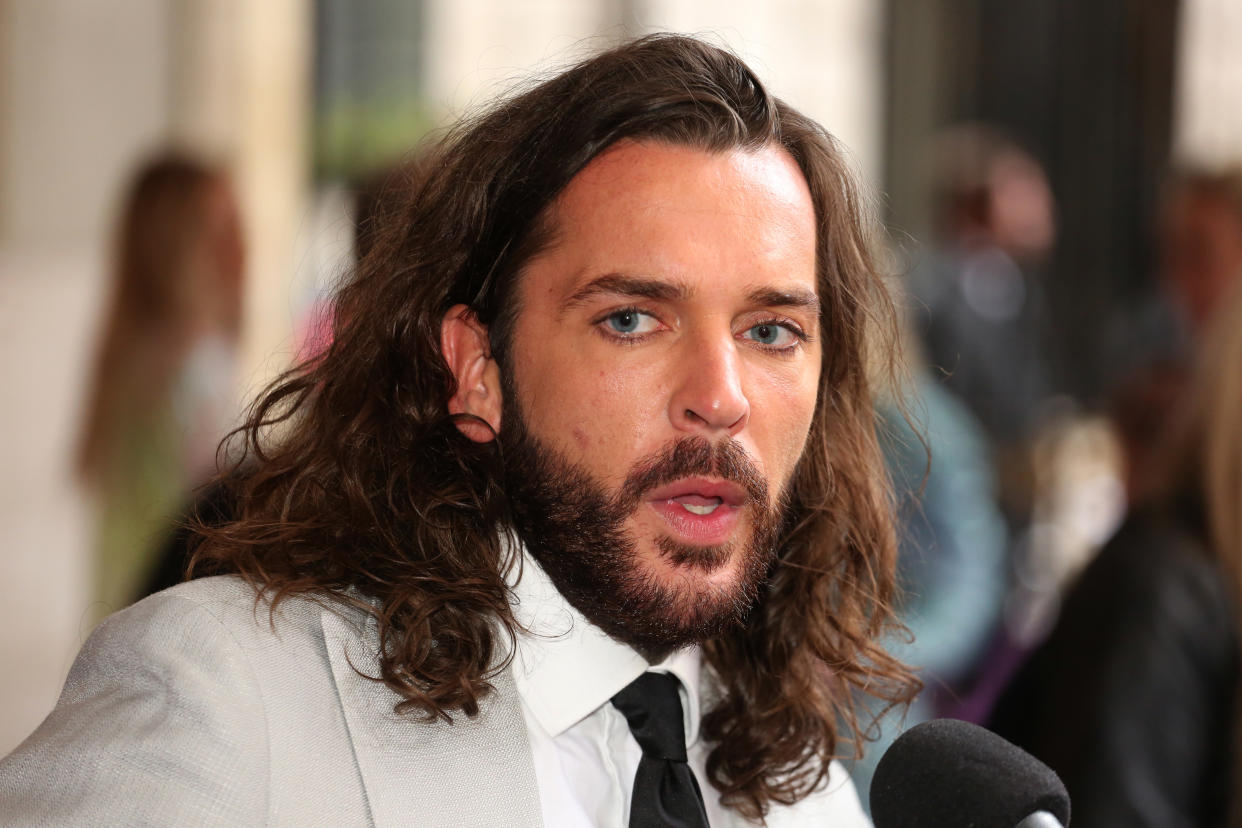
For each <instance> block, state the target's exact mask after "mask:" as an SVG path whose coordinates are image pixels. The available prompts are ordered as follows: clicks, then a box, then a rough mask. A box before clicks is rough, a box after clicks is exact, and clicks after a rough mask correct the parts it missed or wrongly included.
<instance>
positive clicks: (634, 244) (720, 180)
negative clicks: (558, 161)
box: [529, 141, 816, 290]
mask: <svg viewBox="0 0 1242 828" xmlns="http://www.w3.org/2000/svg"><path fill="white" fill-rule="evenodd" d="M549 219H550V226H551V228H552V230H553V236H552V242H551V244H550V245H549V248H548V249H547V250H546V251H545V253H544V254H542V255H541V256H539V257H537V261H535V262H532V268H531V272H530V274H529V275H530V276H534V275H535V274H536V273H542V275H543V277H544V278H542V279H541V281H547V280H548V278H549V277H550V278H552V279H553V281H555V282H557V283H558V284H556V285H547V287H549V288H551V289H555V288H558V287H559V288H561V289H563V290H572V289H573V288H574V287H575V286H576V285H578V284H580V283H581V282H583V281H586V280H588V279H590V278H593V277H595V276H598V275H599V273H600V272H601V271H619V272H626V273H633V274H634V275H645V276H652V277H659V278H668V279H675V280H679V281H683V282H686V283H687V284H689V285H690V286H691V287H692V288H695V287H700V288H705V287H710V286H713V285H715V286H720V287H725V286H727V284H728V283H729V282H730V281H732V282H734V283H737V284H738V285H739V286H746V285H749V286H750V287H755V286H760V285H770V284H771V283H772V282H774V281H776V282H780V283H784V284H786V285H787V286H794V285H793V284H790V283H798V285H799V286H803V287H808V288H810V289H811V290H814V289H815V287H816V285H815V282H816V279H815V238H816V221H815V211H814V207H813V203H812V200H811V194H810V191H809V189H808V187H807V184H806V180H805V179H804V177H803V175H802V172H801V170H800V169H799V168H798V166H797V164H796V163H795V162H794V160H793V158H792V157H791V156H790V155H789V154H788V153H787V152H786V151H785V150H784V149H782V148H780V147H779V146H775V145H768V146H764V147H762V148H760V149H757V150H744V149H730V150H724V151H707V150H702V149H697V148H693V147H687V146H681V145H675V144H669V143H664V142H655V141H622V142H619V143H618V144H616V145H615V146H613V147H611V148H610V149H608V150H607V151H605V152H604V153H602V154H601V155H600V156H599V157H597V158H596V159H594V160H593V161H592V162H591V163H590V164H588V165H587V166H586V167H585V168H584V169H583V170H582V171H581V172H580V173H579V174H578V175H577V176H575V177H574V178H573V180H572V181H570V183H569V185H568V186H567V187H566V189H565V190H564V192H563V193H562V194H561V195H560V196H559V197H558V199H557V200H556V201H555V202H554V203H553V205H552V207H551V210H550V214H549ZM549 259H550V260H554V263H555V265H556V266H555V267H546V266H540V265H547V264H549V262H548V261H546V260H549ZM538 260H545V261H542V262H540V261H538ZM547 271H551V273H550V275H549V273H547Z"/></svg>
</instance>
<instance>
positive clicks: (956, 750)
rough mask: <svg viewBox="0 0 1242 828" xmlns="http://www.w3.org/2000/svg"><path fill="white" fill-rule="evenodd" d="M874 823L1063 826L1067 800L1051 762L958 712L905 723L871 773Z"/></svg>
mask: <svg viewBox="0 0 1242 828" xmlns="http://www.w3.org/2000/svg"><path fill="white" fill-rule="evenodd" d="M871 818H872V820H873V821H874V822H875V828H966V826H969V828H1064V826H1067V825H1069V818H1070V800H1069V794H1068V793H1067V792H1066V790H1065V785H1064V784H1063V783H1062V782H1061V780H1060V778H1059V777H1058V776H1057V775H1056V773H1054V772H1053V770H1052V769H1051V768H1049V767H1048V766H1047V765H1045V764H1044V763H1043V762H1041V761H1039V760H1038V759H1036V758H1035V757H1034V756H1032V755H1031V754H1029V753H1027V752H1026V751H1024V750H1022V749H1021V748H1019V747H1018V746H1017V745H1014V744H1011V743H1009V742H1007V741H1005V740H1004V739H1002V738H1001V737H1000V736H997V735H996V734H995V733H993V732H992V731H990V730H987V729H985V728H982V727H979V726H978V725H973V724H971V723H969V722H962V721H958V720H956V719H933V720H931V721H929V722H924V723H922V724H920V725H917V726H915V727H912V728H910V729H909V730H907V731H906V732H905V733H903V734H902V735H901V736H900V737H898V738H897V740H896V741H895V742H893V744H892V746H891V747H890V748H889V749H888V750H887V751H886V752H885V753H884V755H883V756H882V757H880V763H879V764H878V765H876V769H875V775H874V776H873V777H872V780H871Z"/></svg>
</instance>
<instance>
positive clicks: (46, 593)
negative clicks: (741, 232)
mask: <svg viewBox="0 0 1242 828" xmlns="http://www.w3.org/2000/svg"><path fill="white" fill-rule="evenodd" d="M660 30H671V31H682V32H690V33H699V34H703V35H705V36H707V37H710V38H712V39H714V40H715V41H716V42H718V43H722V44H724V45H728V46H730V47H731V48H733V49H735V50H736V51H738V52H739V53H740V54H741V55H743V56H744V57H745V58H746V59H747V60H748V61H750V63H751V65H752V67H753V68H755V69H756V71H757V72H758V74H759V75H760V76H761V77H762V78H763V79H764V80H765V81H766V82H767V83H768V84H769V86H770V88H771V89H772V90H773V91H774V92H775V93H776V94H777V95H779V96H780V97H783V98H785V99H787V100H789V101H791V102H792V103H793V104H794V105H795V106H797V107H798V108H800V109H802V110H803V111H804V112H806V113H808V114H810V115H811V116H813V117H815V118H816V119H818V120H819V121H820V122H821V123H823V124H824V125H825V126H826V127H827V128H828V129H829V130H830V131H831V132H832V133H833V134H834V135H836V136H837V137H838V138H839V139H840V140H841V141H842V142H843V143H844V144H845V145H846V146H847V147H848V148H849V151H850V153H851V154H852V157H853V161H854V163H855V165H856V168H857V170H858V172H859V175H860V176H861V178H862V179H863V180H864V181H865V182H866V184H867V185H868V187H870V188H871V190H872V191H873V192H874V194H875V207H876V213H877V216H878V217H879V218H881V219H882V220H883V222H884V223H885V224H886V225H887V227H888V230H889V235H890V240H891V246H892V250H893V253H894V256H893V261H894V264H895V267H894V270H895V271H896V273H897V275H898V277H899V278H898V282H900V283H902V284H905V285H906V288H907V289H906V290H905V291H904V293H905V298H904V299H903V300H902V306H903V308H904V309H905V311H906V313H907V317H908V319H907V321H908V328H909V335H910V343H911V345H910V348H909V349H908V351H909V353H910V361H911V365H912V369H911V374H912V375H913V376H914V377H915V379H914V386H915V387H914V389H913V393H912V394H910V396H911V398H912V399H914V400H915V404H914V405H913V406H912V408H913V410H914V414H915V419H916V420H920V417H925V420H924V421H922V422H921V425H922V426H923V427H925V428H926V429H927V430H929V438H930V442H931V443H932V447H933V451H940V452H941V453H940V455H939V456H943V457H946V458H953V460H952V462H951V463H949V464H948V465H946V466H942V468H944V469H945V470H944V471H942V472H937V471H936V470H935V469H933V471H932V475H931V476H930V477H929V478H928V484H929V489H930V488H931V487H932V486H934V485H936V484H937V483H938V482H939V481H940V480H943V481H945V485H946V488H945V489H944V491H945V492H948V494H946V495H945V501H946V502H947V503H948V504H949V508H950V510H952V509H953V508H958V509H963V508H967V507H964V506H963V505H962V504H963V503H967V502H968V501H969V498H968V497H964V496H963V495H962V494H961V493H962V492H963V491H967V492H974V493H975V496H977V499H978V502H979V505H978V508H977V509H976V510H975V511H973V512H970V513H969V514H949V515H946V517H945V524H946V525H948V526H950V527H951V529H955V530H957V531H958V534H961V535H962V537H959V538H957V539H956V540H955V539H951V538H947V537H945V536H941V537H940V539H939V540H933V541H927V542H926V544H925V548H924V549H923V551H922V553H921V554H920V556H919V558H918V561H919V563H921V564H927V565H928V566H927V567H926V569H927V571H926V572H921V573H920V574H919V575H918V577H920V578H923V579H925V581H926V583H928V584H931V583H934V582H935V578H936V573H935V570H936V565H933V564H935V561H933V560H932V559H933V558H935V554H934V553H933V552H931V551H929V550H931V549H933V548H934V549H937V550H944V549H950V548H953V549H956V550H957V551H958V552H960V553H961V554H962V555H963V556H964V557H963V558H961V559H956V558H954V559H952V561H951V563H952V567H953V568H952V569H951V570H949V572H950V574H951V575H952V576H953V577H951V578H948V580H949V581H951V582H953V583H952V584H950V586H948V587H946V588H945V589H946V590H947V592H946V594H947V595H951V594H952V590H953V589H954V588H956V589H957V590H958V591H959V592H960V591H961V590H962V589H963V588H966V589H968V590H969V592H970V594H971V595H973V596H975V598H976V599H977V601H976V602H975V603H974V604H969V605H966V606H968V607H971V608H972V609H971V610H970V612H971V613H972V614H971V617H970V618H969V619H967V620H966V621H963V620H962V619H961V618H956V619H954V618H952V617H950V616H947V615H945V616H943V617H942V616H937V615H936V613H937V612H939V611H941V610H943V609H944V607H945V606H952V607H955V608H958V609H959V610H960V608H961V607H962V606H963V605H962V604H961V603H960V602H958V601H954V600H948V599H947V598H943V597H942V599H941V600H938V601H935V600H931V599H932V598H935V595H934V592H935V589H934V588H933V587H930V586H929V587H928V588H927V589H926V591H925V592H926V595H925V596H923V592H922V591H921V590H919V589H915V590H913V592H914V593H915V594H916V596H922V597H928V599H929V601H928V603H927V605H926V606H924V607H923V608H922V610H920V611H922V612H925V615H926V621H927V623H928V624H929V625H930V626H929V630H931V631H929V632H928V633H927V640H928V641H933V640H935V631H934V630H932V629H931V628H932V627H934V625H935V624H940V625H941V627H940V628H939V629H941V630H942V631H943V630H944V629H951V630H957V631H960V630H963V629H966V628H969V629H970V630H971V632H970V634H969V635H968V636H962V635H955V636H952V637H954V638H955V639H959V640H961V639H963V638H965V639H968V640H965V641H960V643H961V646H964V647H966V649H968V650H969V652H966V653H952V654H948V655H946V656H945V658H946V661H945V662H944V663H945V666H944V667H943V674H942V675H940V674H938V675H940V678H942V679H943V682H942V683H941V684H939V685H938V686H941V687H948V686H950V685H954V686H955V689H954V692H953V693H952V694H951V695H952V701H953V703H954V704H956V705H959V706H963V705H965V706H966V707H969V705H970V704H977V705H980V706H982V707H983V708H986V707H987V706H988V705H990V704H991V702H992V701H993V700H994V697H995V695H996V694H997V693H999V688H1000V687H1001V686H1002V685H1003V684H1004V682H1005V680H1006V678H1007V676H1008V674H1009V673H1010V672H1011V671H1012V669H1014V665H1011V664H1009V662H1008V661H1006V659H1007V658H1010V660H1012V661H1014V664H1016V662H1017V660H1019V659H1018V657H1016V656H1014V657H1012V658H1011V656H1012V653H1014V652H1018V653H1021V652H1023V651H1025V650H1027V649H1029V648H1030V647H1032V646H1034V645H1035V644H1036V643H1038V641H1039V640H1040V638H1041V637H1042V635H1043V634H1044V633H1045V632H1046V631H1047V629H1048V627H1049V626H1050V625H1051V624H1052V622H1053V620H1054V619H1055V616H1056V607H1057V603H1058V601H1059V596H1060V595H1061V592H1062V590H1063V588H1064V586H1065V585H1066V584H1067V583H1069V582H1070V581H1071V580H1072V578H1073V576H1074V574H1075V572H1077V571H1078V569H1080V568H1081V567H1082V566H1083V565H1084V564H1085V562H1086V561H1087V560H1088V559H1089V558H1090V557H1091V555H1092V553H1093V552H1094V551H1095V550H1096V549H1098V548H1099V546H1100V545H1102V544H1103V543H1104V542H1105V541H1106V540H1107V539H1108V538H1109V537H1110V535H1111V534H1112V533H1113V531H1114V530H1115V529H1116V528H1117V526H1118V525H1119V524H1120V523H1121V521H1122V520H1123V519H1124V517H1125V515H1126V507H1127V504H1128V503H1130V502H1131V501H1132V500H1134V499H1135V497H1136V493H1141V490H1142V489H1143V486H1144V485H1145V482H1144V480H1145V479H1144V470H1145V469H1146V466H1144V465H1143V463H1144V462H1145V460H1144V458H1143V452H1142V449H1143V448H1144V447H1145V446H1147V445H1149V444H1152V443H1155V442H1158V440H1157V437H1158V435H1159V434H1160V433H1161V432H1162V430H1164V429H1165V427H1166V425H1167V422H1166V418H1165V414H1166V413H1167V405H1168V399H1169V398H1170V397H1176V389H1177V388H1178V387H1179V386H1178V385H1177V382H1178V379H1177V377H1178V376H1179V373H1178V369H1177V366H1178V365H1180V361H1181V360H1182V359H1183V358H1184V356H1185V353H1186V352H1187V351H1188V350H1191V349H1193V347H1194V341H1195V331H1196V329H1197V326H1198V325H1199V324H1200V323H1205V320H1206V319H1207V317H1210V316H1211V314H1212V310H1213V308H1214V307H1215V306H1216V305H1217V304H1219V302H1220V297H1221V296H1222V295H1223V293H1224V292H1226V291H1227V289H1228V287H1229V285H1230V283H1231V280H1232V279H1233V277H1234V276H1236V275H1239V274H1242V186H1239V185H1238V176H1237V173H1236V172H1235V171H1236V169H1237V168H1238V165H1239V164H1242V50H1240V49H1238V48H1237V44H1238V43H1242V5H1239V4H1238V3H1236V2H1234V0H1094V1H1093V2H1091V3H1081V2H1078V1H1077V0H772V2H767V3H763V4H759V3H746V2H740V0H738V1H737V2H726V1H725V0H517V1H516V2H515V1H514V0H504V1H503V2H502V0H264V2H247V0H112V2H108V3H102V2H91V1H90V0H0V345H2V347H0V365H2V366H3V368H2V373H0V376H2V377H3V383H4V385H3V388H4V391H3V400H4V403H3V405H2V406H0V434H2V435H3V436H2V437H0V452H2V454H0V549H3V554H2V555H0V595H2V596H3V600H2V601H0V710H3V711H4V714H3V715H2V716H0V754H3V753H5V752H7V751H8V750H10V749H11V748H12V747H14V746H15V745H16V744H17V743H18V742H19V741H20V740H21V739H22V738H24V737H25V736H26V735H27V734H28V733H29V732H30V730H31V729H33V727H34V726H35V725H36V724H37V723H38V722H39V720H40V719H41V718H42V717H43V716H44V715H45V714H46V713H47V711H48V710H50V708H51V706H52V704H53V703H54V701H55V698H56V695H57V693H58V691H59V689H60V686H61V684H62V682H63V680H64V677H65V674H66V672H67V670H68V668H69V665H70V663H71V661H72V658H73V656H74V654H75V653H76V651H77V649H78V647H79V646H80V645H81V643H82V641H83V640H84V638H85V636H86V635H87V634H88V633H89V631H90V629H91V627H92V626H93V624H94V623H96V622H97V620H98V619H99V618H100V617H102V616H103V615H105V614H107V613H108V612H111V611H114V610H116V609H119V608H121V607H123V606H124V605H125V604H126V603H128V601H129V600H131V599H132V598H133V597H134V596H135V595H137V594H139V592H140V591H141V587H142V585H143V584H144V583H146V582H147V581H148V578H149V574H150V573H149V571H148V570H149V569H150V568H151V567H152V566H154V564H153V563H152V561H153V559H154V558H155V556H156V555H157V554H158V553H157V552H153V551H150V550H155V549H158V547H159V546H160V545H161V544H162V543H163V542H164V539H163V537H162V533H164V532H166V531H167V530H168V527H169V526H171V525H172V524H173V522H175V519H176V517H177V515H178V514H179V513H180V512H181V511H182V510H184V508H185V505H186V503H187V502H188V499H189V498H190V497H191V495H190V492H191V490H192V489H193V487H194V486H195V485H197V484H199V483H201V482H202V481H203V480H204V479H205V478H206V476H207V475H208V474H209V471H210V465H211V462H210V461H211V454H212V451H214V446H215V443H216V441H217V440H218V438H219V436H221V435H222V434H223V432H224V430H226V428H227V426H228V423H230V422H233V421H235V420H236V418H237V413H238V411H239V410H240V405H241V404H242V401H243V400H245V399H247V397H248V396H249V395H251V394H253V392H254V391H255V390H256V389H257V388H259V387H260V386H261V385H262V384H263V383H264V382H266V381H267V380H269V379H271V378H272V377H273V376H274V375H275V374H276V373H277V372H279V371H280V370H281V369H283V368H284V367H287V366H288V364H289V363H290V361H291V360H292V359H294V357H295V355H297V354H299V353H306V351H307V349H313V348H314V347H316V344H317V343H318V342H320V341H321V340H322V336H323V330H324V326H325V318H326V316H327V314H329V313H330V310H329V309H328V308H327V307H326V305H325V300H326V297H327V296H328V294H329V292H330V290H331V286H332V285H333V284H334V282H335V280H337V279H338V278H340V277H341V275H342V274H343V273H345V272H346V269H347V268H348V265H349V263H350V261H351V260H352V257H353V256H354V247H355V243H356V240H355V234H356V221H355V214H356V205H357V204H358V203H364V204H365V200H362V201H361V202H360V196H359V193H360V192H361V193H362V194H363V195H364V196H365V195H366V194H367V192H369V191H370V190H373V187H374V182H375V181H376V180H378V179H377V176H379V175H381V172H382V171H383V170H385V169H389V168H391V167H392V166H393V165H394V164H397V163H399V162H400V161H401V160H402V159H403V158H405V157H407V154H408V153H409V151H410V150H411V148H412V147H413V146H415V145H416V144H417V142H418V141H419V140H420V139H422V138H423V137H424V136H426V135H427V134H428V133H432V132H434V131H435V130H437V129H439V128H441V127H443V126H445V125H447V124H449V123H451V122H452V120H453V119H454V118H455V117H457V116H459V115H460V114H462V113H463V112H465V111H468V110H469V108H470V107H471V106H475V105H479V104H483V103H486V102H487V101H488V100H489V99H491V98H492V97H494V96H495V95H497V94H499V93H502V92H504V91H505V90H506V89H508V88H510V86H511V85H512V84H513V83H515V82H518V81H521V80H523V79H527V78H529V77H530V76H531V73H532V72H541V73H542V72H548V71H550V70H551V69H554V68H555V67H557V66H560V65H564V64H566V63H568V62H571V61H573V60H574V59H576V58H579V57H582V56H584V55H586V54H588V53H590V52H591V51H593V50H596V49H598V48H601V47H605V46H607V45H610V44H612V43H615V42H617V41H618V40H620V39H624V38H628V37H632V36H635V35H640V34H645V33H648V32H652V31H660ZM143 182H145V184H144V183H143ZM144 187H145V189H144ZM1231 257H1232V258H1231ZM149 272H157V273H166V274H175V276H169V277H168V278H167V279H165V280H164V283H165V284H164V285H163V287H158V288H156V287H152V285H154V284H156V282H158V281H159V280H155V281H151V280H149V279H148V280H147V281H146V282H144V281H143V274H144V273H149ZM174 278H175V280H176V287H175V288H169V287H168V284H167V283H168V282H170V281H171V280H173V279H174ZM1170 366H1172V367H1170ZM1165 371H1167V373H1162V372H1165ZM1170 377H1171V379H1170ZM1166 379H1167V380H1168V382H1165V380H1166ZM942 398H943V399H942ZM1119 400H1121V401H1123V402H1122V403H1119V402H1118V401H1119ZM1135 400H1138V402H1135ZM1119 405H1120V406H1121V408H1120V409H1119V408H1118V406H1119ZM1162 406H1165V407H1164V408H1162ZM938 424H939V425H938ZM894 428H899V427H898V426H895V427H894ZM907 445H908V444H907ZM92 446H93V447H94V448H92ZM101 446H102V447H103V448H100V447H101ZM938 446H939V447H940V448H939V449H938ZM204 447H206V448H204ZM915 454H916V455H917V452H916V453H915ZM906 455H907V456H902V452H901V451H894V452H892V457H891V462H892V464H893V466H894V468H895V469H896V471H895V476H896V477H897V478H898V480H899V482H900V481H902V480H906V481H907V483H908V486H907V489H908V490H909V491H910V492H915V491H916V490H918V489H919V485H920V479H921V474H913V475H911V474H906V475H904V476H903V474H902V472H901V469H902V467H903V464H904V466H905V467H906V470H907V471H908V470H909V467H910V466H911V464H912V463H913V464H914V465H916V466H917V464H918V463H919V462H922V463H923V464H924V466H925V464H926V458H925V456H923V457H922V459H921V460H920V458H919V457H918V456H915V457H914V458H913V459H911V457H910V456H908V455H909V453H908V452H907V453H906ZM959 472H960V473H961V474H958V473H959ZM1148 474H1150V473H1148ZM118 491H119V492H121V493H122V498H121V501H123V502H119V501H118V500H117V496H118V495H117V493H118ZM135 492H138V493H142V492H146V493H147V494H142V495H135V494H133V493H135ZM931 496H932V495H931V493H930V491H929V494H928V498H929V501H928V502H929V503H930V502H931V501H930V497H931ZM143 498H146V499H143ZM927 511H930V509H928V510H927ZM118 516H120V517H118ZM927 522H928V523H930V524H932V525H931V526H926V524H925V528H927V529H928V530H929V531H931V534H933V535H934V534H935V525H934V524H935V523H936V518H935V517H934V516H931V515H928V517H927ZM963 527H965V528H963ZM963 533H964V534H963ZM911 534H912V535H915V536H917V535H918V534H919V532H918V531H912V532H911ZM118 550H121V551H118ZM126 550H128V551H126ZM941 568H942V569H943V567H941ZM907 569H908V570H909V571H914V570H915V569H918V567H914V568H913V569H911V568H910V567H907ZM971 578H974V580H971ZM980 596H982V597H980ZM937 607H939V609H937ZM911 618H912V619H913V620H915V621H918V620H919V619H918V618H917V617H916V616H913V615H912V616H911ZM937 619H939V620H937ZM962 624H965V625H966V626H965V627H963V626H962ZM944 625H950V626H948V627H945V626H944ZM912 626H915V627H916V629H917V624H912ZM998 642H999V643H998ZM959 649H960V647H959ZM998 652H999V653H1000V655H997V653H998ZM1006 653H1009V654H1010V655H1009V656H1007V655H1005V654H1006ZM985 654H986V659H988V661H987V664H988V665H990V666H987V667H986V669H984V668H981V666H980V665H981V664H982V663H983V660H984V659H985ZM927 658H928V659H929V662H928V663H929V664H930V663H931V661H930V659H931V658H932V656H930V655H929V656H927ZM929 669H930V668H929ZM959 680H960V681H959ZM940 710H941V711H943V710H944V706H943V705H941V707H940ZM976 718H983V714H978V715H977V716H976Z"/></svg>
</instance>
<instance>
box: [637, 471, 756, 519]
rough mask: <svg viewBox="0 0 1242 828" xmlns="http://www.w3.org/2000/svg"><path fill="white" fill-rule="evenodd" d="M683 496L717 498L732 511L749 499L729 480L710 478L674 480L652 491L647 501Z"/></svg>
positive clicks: (744, 491) (743, 490)
mask: <svg viewBox="0 0 1242 828" xmlns="http://www.w3.org/2000/svg"><path fill="white" fill-rule="evenodd" d="M685 495H701V496H703V497H718V498H720V500H721V502H722V505H724V506H729V507H732V508H734V509H736V508H738V507H740V506H744V505H745V504H746V501H747V500H749V499H750V497H749V495H747V493H746V490H745V489H743V488H742V487H741V486H739V485H738V484H736V483H734V482H733V481H731V480H712V479H711V478H710V477H683V478H681V479H680V480H674V481H673V482H672V483H668V484H665V485H663V486H660V487H659V488H656V489H652V490H651V492H650V493H648V495H647V500H649V501H652V502H654V501H657V500H672V499H673V498H675V497H683V496H685ZM717 511H719V510H717Z"/></svg>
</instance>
